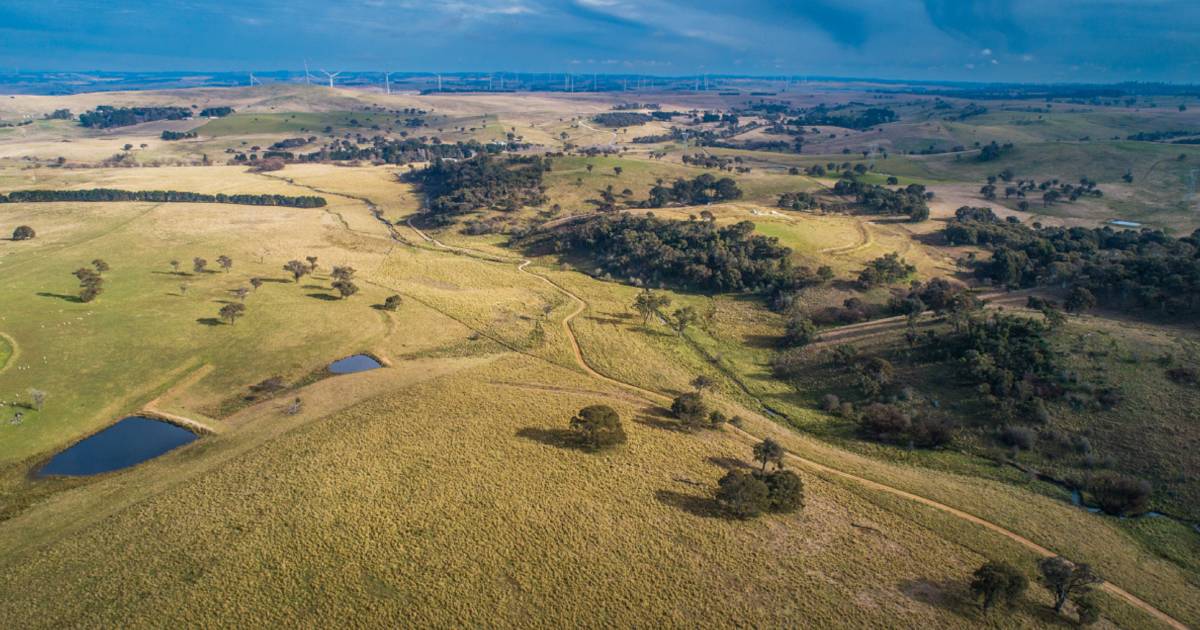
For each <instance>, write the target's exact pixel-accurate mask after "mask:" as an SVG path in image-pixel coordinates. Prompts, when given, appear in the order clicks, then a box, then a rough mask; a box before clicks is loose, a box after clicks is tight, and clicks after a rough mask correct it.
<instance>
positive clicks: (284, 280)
mask: <svg viewBox="0 0 1200 630" xmlns="http://www.w3.org/2000/svg"><path fill="white" fill-rule="evenodd" d="M259 280H262V281H263V282H270V283H273V284H293V283H292V281H291V280H288V279H287V278H259Z"/></svg>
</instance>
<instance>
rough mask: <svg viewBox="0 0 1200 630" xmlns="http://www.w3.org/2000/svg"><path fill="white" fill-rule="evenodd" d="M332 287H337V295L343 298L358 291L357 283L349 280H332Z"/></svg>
mask: <svg viewBox="0 0 1200 630" xmlns="http://www.w3.org/2000/svg"><path fill="white" fill-rule="evenodd" d="M333 288H334V289H337V292H338V297H340V298H341V299H343V300H344V299H346V298H348V297H350V296H351V295H354V294H355V293H358V285H357V284H354V282H352V281H350V280H334V281H333Z"/></svg>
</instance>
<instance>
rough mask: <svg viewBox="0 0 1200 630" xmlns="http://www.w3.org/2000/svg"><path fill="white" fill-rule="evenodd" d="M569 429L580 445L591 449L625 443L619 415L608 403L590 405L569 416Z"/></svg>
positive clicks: (595, 449)
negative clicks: (571, 416)
mask: <svg viewBox="0 0 1200 630" xmlns="http://www.w3.org/2000/svg"><path fill="white" fill-rule="evenodd" d="M571 430H572V431H574V432H575V438H576V439H577V440H579V444H580V446H582V447H583V448H586V449H588V450H592V451H598V450H601V449H605V448H611V447H613V446H616V445H618V444H624V443H625V428H624V427H622V426H621V416H620V414H618V413H617V411H616V410H615V409H613V408H612V407H609V406H608V405H591V406H589V407H584V408H583V409H580V410H579V413H577V414H575V417H573V418H571Z"/></svg>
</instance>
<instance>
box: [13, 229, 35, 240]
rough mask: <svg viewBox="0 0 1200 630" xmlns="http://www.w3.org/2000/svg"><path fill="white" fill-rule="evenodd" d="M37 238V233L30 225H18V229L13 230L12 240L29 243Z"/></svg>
mask: <svg viewBox="0 0 1200 630" xmlns="http://www.w3.org/2000/svg"><path fill="white" fill-rule="evenodd" d="M35 236H37V233H36V232H34V231H33V228H31V227H29V226H28V225H18V226H17V229H15V230H13V233H12V240H14V241H28V240H29V239H31V238H33V237H35Z"/></svg>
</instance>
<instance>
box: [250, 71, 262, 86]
mask: <svg viewBox="0 0 1200 630" xmlns="http://www.w3.org/2000/svg"><path fill="white" fill-rule="evenodd" d="M255 83H257V84H259V85H262V81H259V80H258V79H255V78H254V73H253V72H251V73H250V87H254V84H255Z"/></svg>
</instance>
